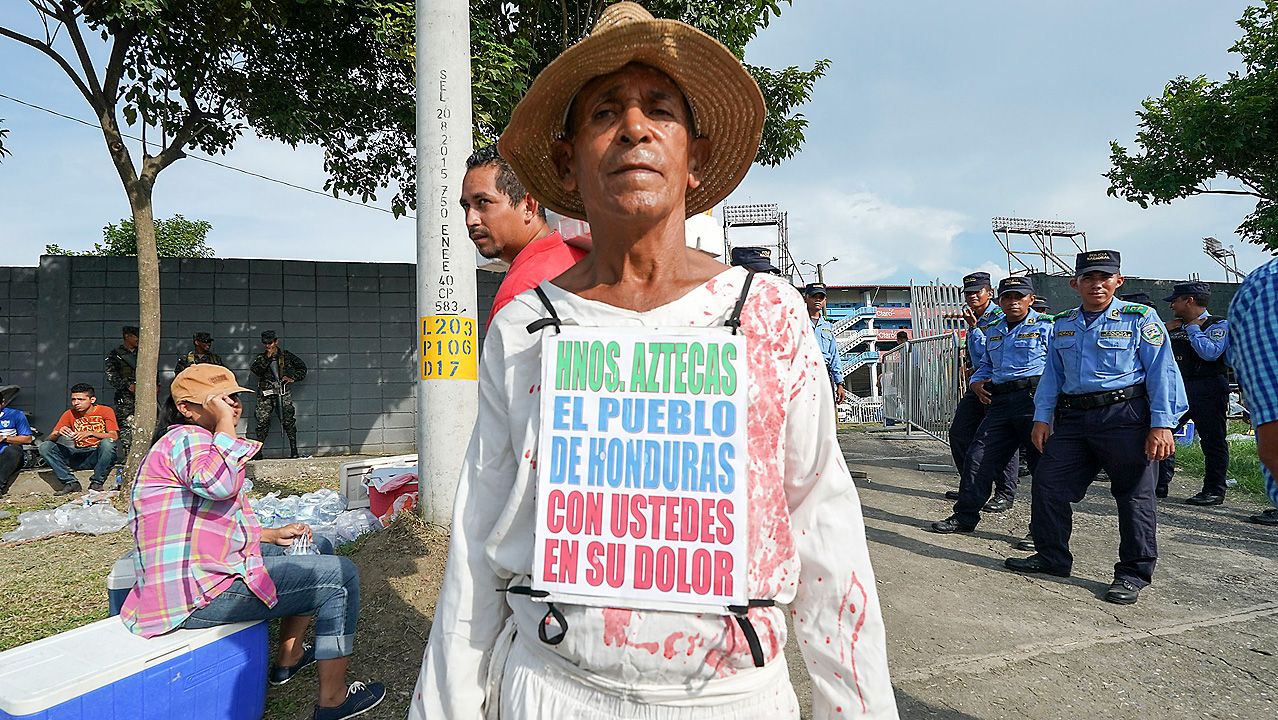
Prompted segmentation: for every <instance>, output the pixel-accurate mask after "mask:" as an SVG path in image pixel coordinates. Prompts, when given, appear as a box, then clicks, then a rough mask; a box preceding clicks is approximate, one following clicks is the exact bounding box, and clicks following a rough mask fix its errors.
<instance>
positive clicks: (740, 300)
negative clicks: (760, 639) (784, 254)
mask: <svg viewBox="0 0 1278 720" xmlns="http://www.w3.org/2000/svg"><path fill="white" fill-rule="evenodd" d="M753 281H754V271H753V270H748V271H746V279H745V284H744V285H742V286H741V295H740V296H738V297H737V305H736V307H734V308H732V315H730V316H728V319H727V320H725V321H724V322H723V325H724V327H730V328H732V334H733V335H736V334H737V330H739V329H740V328H741V310H742V308H744V307H745V302H746V296H747V295H749V294H750V283H751V282H753ZM751 632H753V631H751ZM756 642H757V638H756Z"/></svg>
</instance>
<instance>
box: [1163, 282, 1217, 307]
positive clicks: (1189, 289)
mask: <svg viewBox="0 0 1278 720" xmlns="http://www.w3.org/2000/svg"><path fill="white" fill-rule="evenodd" d="M1186 295H1206V296H1207V297H1211V286H1210V285H1208V284H1207V283H1205V282H1183V283H1176V284H1175V285H1173V286H1172V294H1171V295H1168V296H1167V297H1165V298H1163V302H1171V301H1172V300H1175V299H1176V298H1179V297H1185V296H1186Z"/></svg>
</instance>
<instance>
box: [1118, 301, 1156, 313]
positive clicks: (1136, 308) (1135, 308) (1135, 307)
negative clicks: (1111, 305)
mask: <svg viewBox="0 0 1278 720" xmlns="http://www.w3.org/2000/svg"><path fill="white" fill-rule="evenodd" d="M1151 310H1153V308H1151V307H1150V306H1148V305H1140V304H1137V303H1133V304H1131V305H1124V306H1123V309H1122V310H1119V312H1124V313H1129V314H1132V315H1148V314H1149V313H1150V311H1151Z"/></svg>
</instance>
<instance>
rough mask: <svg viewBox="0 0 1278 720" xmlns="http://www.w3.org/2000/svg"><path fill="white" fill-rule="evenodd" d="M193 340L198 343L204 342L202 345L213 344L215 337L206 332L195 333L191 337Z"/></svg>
mask: <svg viewBox="0 0 1278 720" xmlns="http://www.w3.org/2000/svg"><path fill="white" fill-rule="evenodd" d="M191 339H192V340H194V341H196V342H202V343H211V342H213V336H212V335H210V334H208V333H206V332H197V333H195V334H194V335H192V336H191Z"/></svg>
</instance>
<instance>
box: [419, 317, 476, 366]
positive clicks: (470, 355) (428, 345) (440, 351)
mask: <svg viewBox="0 0 1278 720" xmlns="http://www.w3.org/2000/svg"><path fill="white" fill-rule="evenodd" d="M421 331H422V354H421V358H422V379H423V380H476V379H478V377H479V354H478V352H477V351H476V347H475V345H476V341H475V321H474V320H471V319H470V318H466V317H459V316H457V315H428V316H426V317H423V318H422V319H421Z"/></svg>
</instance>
